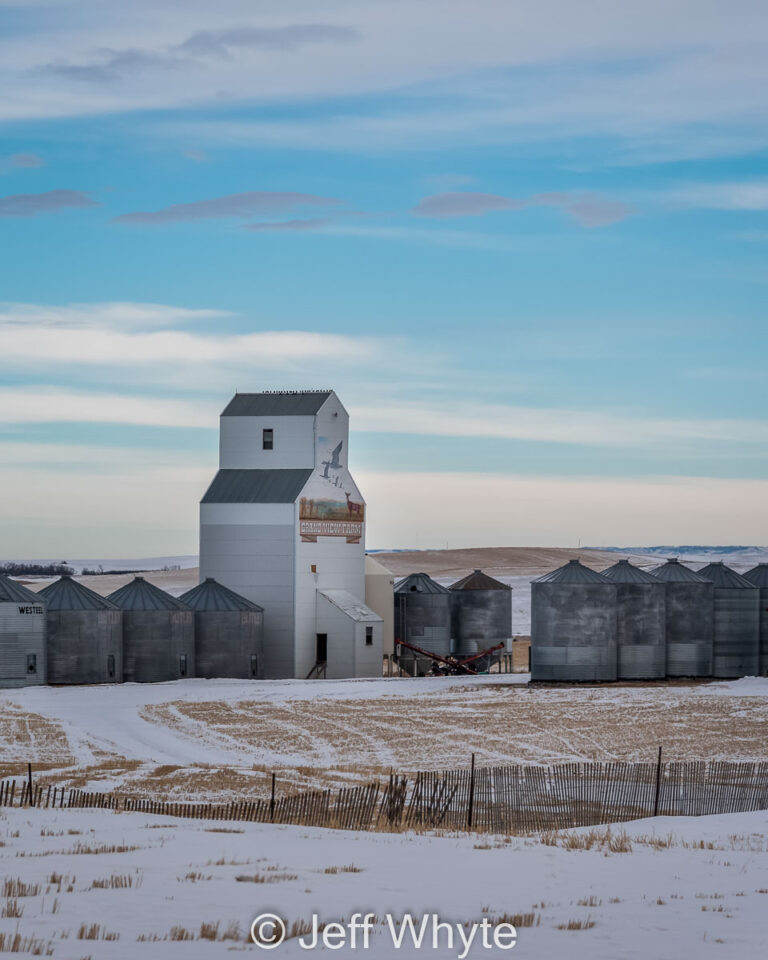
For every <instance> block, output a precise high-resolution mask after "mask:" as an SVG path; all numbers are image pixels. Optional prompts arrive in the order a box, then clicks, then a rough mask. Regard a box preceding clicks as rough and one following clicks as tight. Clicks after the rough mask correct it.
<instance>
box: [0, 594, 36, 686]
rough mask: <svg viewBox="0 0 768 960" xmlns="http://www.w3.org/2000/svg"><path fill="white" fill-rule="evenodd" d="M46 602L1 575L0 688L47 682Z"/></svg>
mask: <svg viewBox="0 0 768 960" xmlns="http://www.w3.org/2000/svg"><path fill="white" fill-rule="evenodd" d="M46 675H47V670H46V658H45V601H44V600H42V599H41V598H40V597H39V596H38V595H37V594H36V593H33V592H32V591H31V590H27V588H26V587H23V586H22V585H21V584H20V583H16V581H15V580H11V579H10V578H9V577H0V687H28V686H34V685H36V684H41V683H45V682H46Z"/></svg>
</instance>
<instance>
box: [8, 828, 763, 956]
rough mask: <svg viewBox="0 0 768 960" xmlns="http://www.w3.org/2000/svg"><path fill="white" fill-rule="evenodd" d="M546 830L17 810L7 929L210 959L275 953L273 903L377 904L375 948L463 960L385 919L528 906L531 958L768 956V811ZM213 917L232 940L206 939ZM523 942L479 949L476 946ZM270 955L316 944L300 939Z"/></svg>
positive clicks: (96, 950)
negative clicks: (257, 923)
mask: <svg viewBox="0 0 768 960" xmlns="http://www.w3.org/2000/svg"><path fill="white" fill-rule="evenodd" d="M624 831H626V833H627V835H628V837H629V842H627V841H626V840H625V839H624V838H623V836H622V835H623V834H624ZM568 837H571V838H577V837H580V838H581V840H578V839H570V840H567V839H566V838H568ZM544 839H546V840H548V841H549V842H548V843H543V842H542V838H540V837H528V838H503V837H498V838H493V837H491V838H489V837H477V836H472V835H462V836H439V835H412V834H382V833H362V834H360V833H351V832H350V833H344V832H334V831H326V830H321V829H314V828H306V827H288V826H270V825H262V824H247V823H245V824H239V823H236V824H231V825H229V824H223V823H221V822H218V823H216V822H206V821H184V820H177V821H170V820H169V819H167V818H158V817H151V816H147V815H144V814H120V815H115V814H112V813H109V812H107V811H100V810H92V811H84V810H56V811H53V810H17V809H13V810H8V809H5V810H3V811H0V840H2V846H0V875H2V877H3V878H4V880H3V883H4V884H5V888H4V891H3V892H4V893H5V896H4V898H3V900H2V905H3V913H4V914H6V916H4V917H3V918H1V919H0V932H2V933H3V934H5V936H6V937H9V936H13V935H14V933H16V932H18V934H19V935H20V936H21V937H23V938H36V940H37V941H39V944H37V945H38V946H39V947H40V949H41V952H43V953H44V954H45V953H48V955H52V956H54V957H57V958H59V960H81V958H92V960H141V958H147V960H163V958H181V957H183V958H185V960H198V958H200V960H204V958H213V957H220V956H224V954H225V953H228V952H230V951H232V950H234V951H248V952H249V953H250V954H251V955H261V951H260V950H259V948H257V947H256V946H254V945H252V944H250V943H248V942H247V940H246V937H247V935H248V929H249V927H250V924H251V922H252V920H253V919H254V918H255V917H256V916H258V915H260V914H261V913H263V912H265V911H271V912H274V913H275V914H277V915H278V916H280V917H282V918H284V919H285V920H286V921H287V923H288V926H289V927H290V926H291V925H292V924H293V923H296V922H300V921H304V922H306V923H311V921H312V916H313V914H314V913H317V914H319V915H320V917H321V919H322V920H323V921H326V922H331V921H342V920H347V921H348V920H349V918H350V917H351V916H352V915H353V914H354V913H355V912H361V913H363V914H365V913H368V912H370V913H374V914H375V915H376V917H377V922H376V924H375V927H374V932H373V935H372V937H371V940H370V947H369V949H368V950H367V951H366V950H360V949H358V951H357V953H358V955H363V956H364V955H366V954H369V955H370V956H372V957H375V958H377V960H378V958H389V957H402V958H403V960H405V958H412V957H416V956H418V957H420V958H422V960H424V958H429V957H435V958H439V960H446V958H451V957H459V956H460V955H461V953H462V950H463V948H462V947H460V946H459V945H458V944H456V945H455V947H454V949H452V950H451V949H448V948H447V946H446V945H445V941H446V938H447V934H446V933H443V934H441V936H442V937H443V939H442V940H441V943H442V947H441V949H438V950H433V949H432V948H431V944H430V943H429V942H427V943H426V944H425V945H423V946H422V948H421V949H420V950H416V949H415V948H414V947H413V946H412V945H409V944H406V945H405V946H403V947H402V948H401V949H400V950H395V949H394V947H393V946H392V942H391V938H390V933H389V929H388V927H387V926H386V925H385V924H382V923H381V921H385V918H386V915H387V914H388V913H390V914H392V916H393V918H396V919H399V918H400V917H402V916H403V915H404V914H406V913H410V914H411V915H413V916H414V918H415V919H416V921H417V923H419V922H420V919H421V916H422V914H424V913H436V914H437V915H438V916H439V919H440V920H441V921H444V922H448V923H470V922H473V921H480V920H481V919H482V918H483V917H484V916H485V917H488V918H490V919H491V920H492V921H493V920H495V921H498V920H500V919H501V918H503V917H506V918H507V919H510V918H512V917H513V916H514V915H516V914H517V915H526V914H527V915H529V916H528V917H527V918H526V917H525V916H522V917H518V918H517V926H518V943H517V945H516V947H515V948H514V950H513V951H512V954H511V955H512V956H514V957H520V958H530V960H539V958H540V960H545V958H546V960H581V958H590V960H617V958H622V960H641V958H642V960H667V958H669V960H673V958H674V960H687V958H694V957H695V958H708V957H713V958H718V960H751V958H762V957H764V956H765V930H766V925H765V917H766V910H767V909H768V869H766V866H767V863H766V860H767V858H768V854H767V853H766V851H767V850H768V846H767V844H768V813H750V814H733V815H728V816H718V817H706V818H698V819H692V818H691V819H689V818H674V819H673V818H660V819H657V820H643V821H637V822H635V823H632V824H623V825H621V826H619V827H613V828H611V831H610V834H609V833H608V831H607V828H602V827H601V828H599V829H596V830H589V829H586V828H582V829H580V830H573V831H568V832H567V833H565V834H563V835H561V836H560V838H559V839H558V840H557V841H555V839H554V838H553V837H547V838H544ZM617 841H618V842H617ZM566 844H567V845H568V846H566ZM587 846H589V849H585V847H587ZM610 846H613V848H614V851H615V852H613V851H612V850H611V849H610ZM569 847H570V848H569ZM619 851H621V852H619ZM335 868H336V869H335ZM345 868H346V869H345ZM9 893H10V894H11V895H10V896H9V895H8V894H9ZM525 923H532V924H533V925H532V926H526V925H525ZM203 924H210V929H209V933H211V934H212V935H213V936H215V937H217V939H215V940H213V939H205V938H204V937H203V938H201V936H200V934H201V932H205V930H204V929H203V930H202V931H201V926H202V925H203ZM569 924H570V926H571V929H564V928H567V927H568V926H569ZM173 928H176V930H175V932H174V933H172V931H173ZM574 928H575V929H574ZM86 934H88V935H89V938H88V939H85V938H84V935H86ZM174 935H175V937H176V938H177V939H176V940H173V939H170V938H171V937H172V936H174ZM227 935H228V937H229V938H228V939H224V937H225V936H227ZM182 936H184V937H189V938H190V939H184V940H179V939H178V938H180V937H182ZM28 946H32V947H34V946H36V944H35V943H32V944H29V945H28ZM48 950H50V952H48ZM338 952H339V953H342V954H347V953H348V952H349V951H348V949H347V948H346V947H345V948H342V949H341V950H339V951H338ZM505 953H508V952H507V951H502V950H498V949H495V950H487V949H483V948H482V947H481V946H476V947H474V948H473V949H472V950H471V951H470V953H469V954H468V956H469V957H472V958H477V957H487V956H489V955H490V956H493V957H500V956H503V955H504V954H505ZM270 955H271V956H273V957H275V958H279V957H299V956H309V955H311V951H309V950H305V949H302V947H301V944H300V943H299V941H298V939H297V938H295V937H294V938H290V939H287V940H286V942H285V943H284V944H283V945H282V946H280V947H279V948H277V949H276V950H274V952H272V953H271V954H270ZM324 955H325V956H328V955H329V952H328V951H326V952H325V954H324Z"/></svg>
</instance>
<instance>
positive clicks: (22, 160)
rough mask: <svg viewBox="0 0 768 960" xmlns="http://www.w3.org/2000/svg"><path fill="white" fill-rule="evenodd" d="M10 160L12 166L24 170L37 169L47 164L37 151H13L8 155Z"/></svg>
mask: <svg viewBox="0 0 768 960" xmlns="http://www.w3.org/2000/svg"><path fill="white" fill-rule="evenodd" d="M8 162H9V163H10V165H11V166H12V167H19V168H21V169H22V170H35V169H38V168H39V167H44V166H45V160H43V158H42V157H38V155H37V154H36V153H13V154H11V156H10V157H8Z"/></svg>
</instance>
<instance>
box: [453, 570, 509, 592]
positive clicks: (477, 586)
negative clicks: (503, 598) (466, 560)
mask: <svg viewBox="0 0 768 960" xmlns="http://www.w3.org/2000/svg"><path fill="white" fill-rule="evenodd" d="M448 589H449V590H511V589H512V587H510V586H508V585H507V584H506V583H502V582H501V580H494V578H493V577H489V576H488V574H487V573H483V571H482V570H473V571H472V573H468V574H467V576H466V577H462V578H461V580H457V581H456V583H454V584H451V586H450V587H449V588H448Z"/></svg>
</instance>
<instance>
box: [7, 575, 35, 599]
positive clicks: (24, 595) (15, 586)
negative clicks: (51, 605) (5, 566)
mask: <svg viewBox="0 0 768 960" xmlns="http://www.w3.org/2000/svg"><path fill="white" fill-rule="evenodd" d="M41 602H42V601H41V600H40V597H39V596H38V595H37V594H36V593H33V592H32V590H27V588H26V587H25V586H23V584H21V583H17V582H16V581H15V580H11V578H10V577H5V576H0V603H41Z"/></svg>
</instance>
